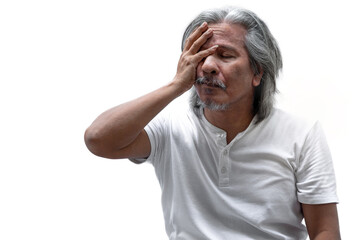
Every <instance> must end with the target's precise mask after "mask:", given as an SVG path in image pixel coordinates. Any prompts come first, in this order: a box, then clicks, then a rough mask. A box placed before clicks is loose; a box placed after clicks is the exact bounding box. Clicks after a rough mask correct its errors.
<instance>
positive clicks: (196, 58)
mask: <svg viewBox="0 0 360 240" xmlns="http://www.w3.org/2000/svg"><path fill="white" fill-rule="evenodd" d="M218 47H219V45H214V46H212V47H210V48H208V49H206V50H202V51H200V52H198V53H197V54H195V55H194V58H193V61H194V62H196V63H199V62H200V61H201V60H202V59H204V58H206V57H207V56H210V55H211V54H214V53H215V51H216V49H217V48H218Z"/></svg>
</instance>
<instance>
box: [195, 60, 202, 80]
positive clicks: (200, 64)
mask: <svg viewBox="0 0 360 240" xmlns="http://www.w3.org/2000/svg"><path fill="white" fill-rule="evenodd" d="M202 65H203V63H202V62H200V63H199V64H198V65H197V67H196V78H198V77H200V76H201V73H202V71H201V68H202Z"/></svg>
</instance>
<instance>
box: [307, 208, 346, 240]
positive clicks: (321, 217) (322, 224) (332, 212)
mask: <svg viewBox="0 0 360 240" xmlns="http://www.w3.org/2000/svg"><path fill="white" fill-rule="evenodd" d="M302 209H303V213H304V217H305V222H306V227H307V230H308V233H309V237H310V239H311V240H340V239H341V237H340V230H339V220H338V214H337V208H336V204H335V203H331V204H318V205H310V204H302Z"/></svg>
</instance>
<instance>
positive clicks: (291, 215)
mask: <svg viewBox="0 0 360 240" xmlns="http://www.w3.org/2000/svg"><path fill="white" fill-rule="evenodd" d="M182 49H183V52H182V54H181V57H180V60H179V63H178V67H177V73H176V75H175V77H174V79H173V80H172V81H171V82H170V83H169V84H167V85H166V86H163V87H161V88H159V89H157V90H155V91H153V92H151V93H149V94H147V95H145V96H142V97H140V98H138V99H136V100H133V101H131V102H127V103H124V104H122V105H119V106H117V107H114V108H112V109H110V110H108V111H106V112H104V113H103V114H101V115H100V116H99V117H98V118H97V119H96V120H95V121H94V122H93V123H92V125H91V126H90V127H89V128H88V129H87V130H86V133H85V141H86V144H87V147H88V148H89V150H90V151H91V152H93V153H94V154H96V155H98V156H101V157H106V158H111V159H119V158H129V159H131V160H132V161H133V162H136V163H141V162H145V161H147V162H149V163H151V164H153V166H154V168H155V172H156V175H157V178H158V180H159V182H160V185H161V190H162V206H163V211H164V218H165V224H166V231H167V234H168V236H169V239H186V240H190V239H196V240H199V239H221V240H224V239H227V240H229V239H257V240H259V239H266V240H269V239H294V240H295V239H296V240H299V239H306V238H307V236H308V235H309V236H310V239H316V240H320V239H326V240H330V239H340V233H339V224H338V216H337V208H336V203H337V202H338V198H337V195H336V184H335V177H334V170H333V166H332V160H331V156H330V152H329V149H328V146H327V144H326V140H325V137H324V134H323V131H322V129H321V127H320V125H319V124H318V123H317V122H312V121H305V120H302V119H299V118H297V117H294V116H292V115H290V114H288V113H286V112H284V111H282V110H279V109H276V108H274V106H273V102H274V101H273V99H274V94H275V93H276V91H277V89H276V78H277V76H278V73H279V71H280V69H281V68H282V58H281V54H280V51H279V48H278V45H277V43H276V41H275V39H274V37H273V36H272V34H271V33H270V31H269V29H268V27H267V26H266V24H265V23H264V22H263V21H262V20H261V19H260V18H258V17H257V16H256V15H255V14H254V13H253V12H251V11H248V10H245V9H238V8H225V9H215V10H208V11H204V12H202V13H201V14H200V15H199V16H197V17H196V18H195V19H194V20H193V21H192V22H191V23H190V25H189V26H188V27H187V29H186V31H185V33H184V37H183V44H182ZM190 89H191V91H192V93H191V100H190V108H189V110H188V111H186V112H184V113H174V114H163V113H161V114H159V113H160V112H161V111H162V110H163V109H164V108H165V107H166V106H167V105H168V104H169V103H170V102H171V101H173V100H174V99H176V98H177V97H178V96H180V95H182V94H183V93H185V92H186V91H188V90H190ZM304 218H305V222H306V226H305V225H303V224H302V220H303V219H304Z"/></svg>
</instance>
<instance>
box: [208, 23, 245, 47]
mask: <svg viewBox="0 0 360 240" xmlns="http://www.w3.org/2000/svg"><path fill="white" fill-rule="evenodd" d="M209 28H211V29H212V30H213V35H212V37H211V38H210V39H209V40H208V43H209V44H223V43H227V44H231V45H233V46H236V45H237V46H238V47H244V46H245V44H244V43H245V36H246V33H247V31H246V29H245V27H243V26H242V25H239V24H229V23H215V24H209Z"/></svg>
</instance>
